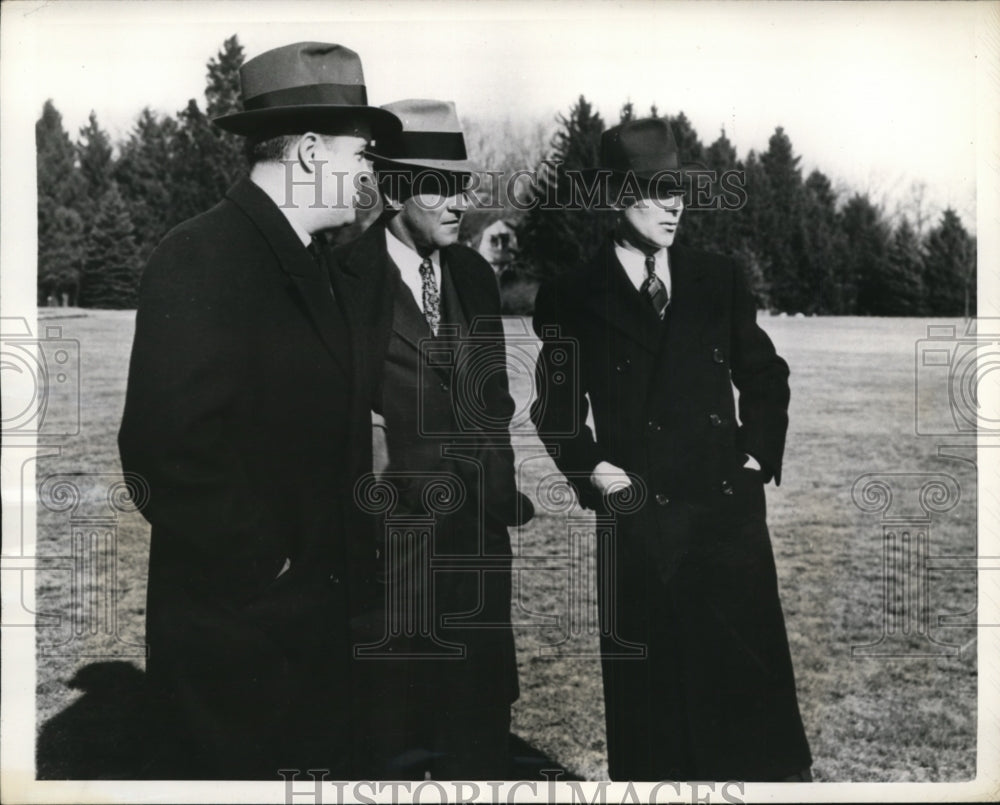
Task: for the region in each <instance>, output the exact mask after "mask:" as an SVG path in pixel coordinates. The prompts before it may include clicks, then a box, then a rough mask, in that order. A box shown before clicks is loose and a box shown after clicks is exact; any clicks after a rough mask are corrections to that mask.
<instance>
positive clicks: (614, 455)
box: [532, 242, 811, 780]
mask: <svg viewBox="0 0 1000 805" xmlns="http://www.w3.org/2000/svg"><path fill="white" fill-rule="evenodd" d="M669 263H670V272H671V279H672V292H671V303H670V307H669V309H668V314H667V317H666V319H665V320H664V321H663V322H661V321H660V320H659V319H658V318H657V317H656V315H655V314H654V313H653V311H652V308H651V306H650V305H649V304H648V302H647V300H646V299H645V298H643V297H642V296H641V295H640V294H639V293H638V292H637V290H636V289H635V287H634V286H633V285H632V284H631V282H630V281H629V279H628V277H627V275H626V274H625V271H624V269H623V268H622V266H621V264H620V263H619V261H618V260H617V258H616V257H615V253H614V249H613V246H612V244H611V243H610V242H609V243H607V244H606V245H605V247H604V248H603V249H601V250H600V252H599V253H598V254H597V255H596V256H595V257H594V259H593V260H592V262H591V263H590V264H589V265H587V266H584V267H581V268H580V269H579V270H576V271H570V272H569V273H568V274H567V275H565V276H564V277H563V278H561V279H558V280H556V281H553V282H551V283H549V284H547V285H545V286H543V287H542V289H541V290H540V292H539V294H538V299H537V302H536V309H535V319H534V325H535V329H536V331H537V333H538V334H539V335H540V336H542V338H543V340H544V341H545V344H544V346H543V351H542V355H541V358H540V360H539V362H538V369H537V381H538V387H539V397H538V398H537V400H536V401H535V403H534V404H533V409H532V415H533V420H534V421H535V424H536V427H537V428H538V431H539V435H540V436H541V438H542V440H543V442H544V443H545V445H546V447H547V448H548V449H549V452H550V454H551V455H553V457H554V458H555V461H556V464H557V466H558V467H559V469H560V470H561V471H562V472H563V473H565V474H566V475H567V477H568V479H569V480H570V482H571V483H572V484H573V485H574V486H575V487H576V489H577V492H578V495H579V498H580V501H581V503H582V504H583V505H584V506H586V507H588V508H593V509H596V510H597V511H598V513H599V515H600V516H601V517H602V518H605V520H604V522H610V523H611V524H612V526H613V531H614V542H613V549H612V550H610V551H608V552H606V553H602V554H601V555H600V578H602V579H605V578H607V579H610V580H611V581H610V583H609V582H605V583H603V584H601V585H600V586H599V603H600V607H601V612H602V617H603V618H604V621H605V623H610V624H613V627H612V628H610V629H608V630H607V632H608V633H607V634H605V635H604V637H603V638H602V649H603V651H604V653H605V657H604V659H603V671H604V684H605V701H606V710H607V727H608V752H609V761H610V773H611V776H612V778H614V779H740V780H764V779H780V778H782V777H784V776H786V775H791V774H793V773H795V772H798V771H799V770H801V769H804V768H806V767H808V766H809V765H810V762H811V761H810V755H809V749H808V746H807V743H806V739H805V736H804V732H803V727H802V722H801V719H800V716H799V711H798V704H797V700H796V693H795V682H794V678H793V674H792V665H791V660H790V656H789V650H788V644H787V639H786V634H785V626H784V620H783V616H782V611H781V605H780V602H779V599H778V586H777V579H776V573H775V565H774V558H773V555H772V550H771V544H770V538H769V534H768V530H767V525H766V522H765V498H764V490H763V484H764V482H766V481H767V480H768V479H769V478H773V479H774V480H775V481H776V482H779V481H780V478H781V460H782V454H783V450H784V442H785V431H786V428H787V424H788V417H787V408H788V399H789V387H788V366H787V364H786V363H785V362H784V361H783V360H782V359H781V358H780V357H779V356H778V355H777V354H776V352H775V350H774V347H773V345H772V343H771V341H770V339H769V338H768V337H767V335H766V334H765V333H764V331H763V330H761V329H760V327H759V326H758V325H757V323H756V309H755V305H754V303H753V300H752V298H751V296H750V294H749V292H748V289H747V287H746V284H745V281H744V279H743V277H742V274H741V272H740V270H739V269H738V268H737V266H736V265H735V264H734V263H733V262H732V261H730V260H728V259H725V258H722V257H718V256H714V255H710V254H706V253H703V252H699V251H694V250H688V249H684V248H681V247H679V246H675V247H671V248H670V250H669ZM567 343H569V344H570V345H571V346H570V353H571V354H570V359H569V360H568V361H566V360H564V359H563V357H562V356H563V353H564V352H565V349H566V344H567ZM734 386H735V388H736V389H737V390H738V392H739V405H738V411H739V419H737V416H736V412H737V409H736V406H735V404H734V392H733V388H734ZM590 410H592V413H593V423H594V427H595V431H591V429H590V428H589V427H588V426H587V424H586V419H587V415H588V411H590ZM748 453H749V454H751V455H753V456H754V457H755V458H757V459H758V461H759V462H760V463H761V465H762V466H763V472H757V471H754V470H751V469H744V468H743V465H744V462H745V459H746V454H748ZM601 461H607V462H610V463H611V464H613V465H616V466H618V467H621V468H623V469H624V470H626V471H627V472H629V473H630V474H632V475H633V476H634V477H635V479H636V480H635V489H634V492H635V493H636V494H638V497H637V498H636V499H634V500H632V501H629V500H627V498H622V497H621V496H620V495H616V496H615V497H614V499H613V500H611V501H605V500H602V499H601V498H600V496H599V495H598V494H597V493H596V492H595V489H594V487H593V486H592V485H591V483H590V480H589V477H590V474H591V471H592V470H593V469H594V468H595V466H596V465H597V464H598V463H599V462H601ZM607 518H610V519H607ZM636 646H644V647H645V649H644V650H643V652H642V654H643V656H642V658H640V659H636V658H635V657H634V649H635V647H636ZM623 647H624V648H623ZM612 654H618V655H628V656H619V657H612V656H611V655H612Z"/></svg>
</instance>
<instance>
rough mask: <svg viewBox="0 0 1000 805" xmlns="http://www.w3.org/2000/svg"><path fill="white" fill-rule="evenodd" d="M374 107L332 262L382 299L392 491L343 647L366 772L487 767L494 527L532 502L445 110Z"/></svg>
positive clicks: (498, 751)
mask: <svg viewBox="0 0 1000 805" xmlns="http://www.w3.org/2000/svg"><path fill="white" fill-rule="evenodd" d="M383 108H385V109H387V110H388V111H391V112H392V113H393V114H395V115H397V116H398V117H399V118H400V119H401V120H402V122H403V130H402V132H401V134H400V135H399V136H398V137H396V138H390V139H387V140H384V141H380V142H379V144H378V149H377V153H376V154H374V155H373V162H374V165H375V169H376V172H377V173H378V175H379V186H380V188H381V189H382V192H383V197H384V200H385V203H386V206H387V211H386V213H385V214H383V216H382V217H381V218H379V220H378V221H376V222H375V223H374V224H373V225H372V226H371V227H370V228H369V229H368V230H367V231H366V232H365V233H364V234H363V235H362V236H361V237H360V238H359V239H358V240H356V241H354V242H352V243H349V244H346V245H345V246H342V247H340V248H338V249H337V250H336V251H335V253H334V258H333V260H334V263H335V268H334V271H335V272H337V273H341V274H342V275H343V276H344V278H345V279H344V281H347V282H356V283H359V284H362V285H364V286H366V287H368V288H369V289H375V290H369V291H368V292H367V295H368V296H370V297H376V298H381V299H382V300H383V304H382V305H381V306H380V307H378V308H372V309H371V310H370V313H371V315H372V319H371V323H370V327H369V334H370V338H371V341H372V344H371V349H372V353H373V356H374V357H373V359H374V360H375V361H376V362H378V363H379V365H380V366H381V383H380V385H379V388H378V392H377V393H376V395H375V396H374V397H373V399H372V410H373V412H374V413H375V415H376V416H377V418H378V420H379V423H380V425H381V426H383V427H384V431H383V430H382V429H381V428H380V429H378V430H376V434H381V433H384V439H383V440H382V442H381V443H382V444H383V447H384V450H385V453H386V462H385V466H384V467H382V468H381V469H382V472H381V474H380V479H381V481H380V482H381V483H384V484H386V488H387V489H389V490H391V492H390V494H389V495H388V497H387V498H386V499H387V500H391V501H392V503H391V505H389V506H388V507H387V508H386V509H385V510H384V511H382V514H383V517H382V518H381V520H380V524H379V533H378V535H377V537H376V538H377V539H378V540H379V542H380V545H381V548H380V555H381V556H382V557H383V560H384V562H385V564H384V570H383V577H384V585H385V587H384V590H385V595H384V599H383V600H384V601H385V606H384V607H383V608H382V609H381V610H380V614H379V617H378V618H376V619H375V621H376V627H377V628H376V630H375V632H376V633H374V634H373V636H372V641H371V644H370V645H369V646H367V647H362V649H361V650H360V652H359V656H360V657H361V658H362V659H361V660H360V661H359V664H360V665H362V666H364V665H366V664H367V666H368V668H367V670H366V671H365V673H364V678H365V680H366V681H367V682H368V684H369V695H368V697H367V700H366V701H367V704H366V707H365V710H366V712H367V714H368V716H369V719H370V721H369V727H368V729H366V730H365V734H366V736H367V737H368V739H369V740H370V742H371V743H370V749H369V750H367V751H368V753H369V754H370V756H371V758H372V764H371V766H370V768H369V770H368V771H367V772H366V775H368V776H371V777H374V778H376V779H386V778H388V779H418V780H422V779H424V775H425V774H427V773H430V774H431V775H432V776H433V777H434V778H436V779H498V778H499V779H503V778H506V777H507V775H508V770H509V750H508V734H509V726H510V705H511V702H513V701H514V700H515V699H516V698H517V695H518V682H517V665H516V657H515V653H514V638H513V632H512V630H511V624H510V599H511V546H510V538H509V535H508V531H507V527H508V526H510V525H514V524H520V523H522V522H524V521H526V520H527V519H528V518H530V516H531V514H532V508H531V503H530V501H529V500H528V499H527V498H524V497H523V496H521V495H520V494H519V493H518V492H517V489H516V485H515V473H514V457H513V451H512V449H511V443H510V434H509V430H508V429H509V424H510V420H511V416H512V414H513V412H514V403H513V400H512V399H511V396H510V394H509V391H508V380H507V372H506V353H505V343H504V331H503V323H502V320H501V318H500V299H499V294H498V290H497V284H496V281H495V279H494V275H493V271H492V269H491V268H490V266H489V264H488V263H486V261H485V260H484V259H483V258H482V257H480V256H479V255H478V254H477V253H476V252H475V251H473V250H472V249H470V248H468V247H466V246H463V245H461V244H459V243H458V242H457V241H458V233H459V224H460V221H461V217H462V213H463V211H464V209H465V202H464V192H465V191H464V186H465V182H466V181H467V179H468V177H469V174H470V173H471V171H472V170H473V166H472V164H471V163H470V162H469V160H468V159H467V155H466V150H465V142H464V137H463V135H462V130H461V127H460V125H459V121H458V117H457V114H456V112H455V107H454V104H452V103H450V102H445V101H433V100H410V101H400V102H398V103H394V104H390V105H388V106H386V107H383ZM378 463H379V462H378V461H376V464H378ZM364 497H365V495H364V494H363V493H360V492H359V498H364Z"/></svg>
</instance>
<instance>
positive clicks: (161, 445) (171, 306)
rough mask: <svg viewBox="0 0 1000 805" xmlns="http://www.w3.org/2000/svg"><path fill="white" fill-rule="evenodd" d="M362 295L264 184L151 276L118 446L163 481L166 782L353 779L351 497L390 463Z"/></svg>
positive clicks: (198, 228) (154, 612)
mask: <svg viewBox="0 0 1000 805" xmlns="http://www.w3.org/2000/svg"><path fill="white" fill-rule="evenodd" d="M355 290H357V289H355V288H354V287H353V286H350V284H349V287H347V288H343V289H337V291H336V294H337V299H336V300H335V298H334V294H333V293H331V286H330V278H329V276H328V275H327V274H326V272H325V270H323V269H321V268H320V266H319V265H318V264H317V263H316V262H315V261H314V260H313V259H312V258H311V256H310V253H309V252H308V251H307V250H306V248H305V247H303V245H302V242H301V241H300V240H299V238H298V236H297V235H296V233H295V231H294V230H293V229H292V227H291V226H290V224H289V223H288V221H287V220H286V219H285V218H284V216H283V215H282V213H281V212H280V210H279V209H278V208H277V207H276V206H275V204H274V203H273V202H272V201H271V200H270V199H269V198H268V197H267V195H266V194H265V193H264V192H263V191H262V190H260V189H259V188H258V187H257V186H256V185H254V184H253V183H251V182H250V181H249V179H243V180H242V181H240V182H239V183H237V184H236V185H235V186H234V187H233V188H232V189H231V190H230V191H229V193H228V194H227V195H226V198H225V199H224V200H223V201H221V202H220V203H219V204H218V205H216V206H215V207H213V208H212V209H211V210H209V211H208V212H206V213H204V214H202V215H200V216H198V217H196V218H193V219H191V220H189V221H187V222H185V223H183V224H181V225H180V226H178V227H177V228H176V229H174V230H173V231H171V232H170V233H169V234H168V235H167V236H166V237H165V238H164V240H163V242H162V243H161V244H160V245H159V246H158V247H157V249H156V250H155V252H154V253H153V255H152V257H151V259H150V261H149V264H148V266H147V268H146V270H145V273H144V275H143V277H142V284H141V291H140V300H139V309H138V315H137V318H136V330H135V341H134V345H133V349H132V358H131V365H130V369H129V381H128V390H127V397H126V403H125V412H124V418H123V421H122V425H121V431H120V434H119V445H120V451H121V458H122V465H123V468H124V469H125V471H126V472H129V473H135V474H137V475H139V476H141V477H142V478H143V479H144V481H145V483H146V484H147V485H148V490H149V494H148V502H146V504H145V506H144V507H143V509H142V511H143V514H144V515H145V517H146V518H147V519H148V520H149V522H150V524H151V525H152V534H151V545H150V558H149V588H148V606H147V610H146V629H147V641H148V646H149V656H148V664H147V680H148V687H149V690H150V694H151V700H152V703H153V711H152V715H151V717H150V718H151V721H150V724H151V728H152V729H151V731H152V732H153V733H154V734H155V736H156V737H157V739H158V749H157V751H156V752H155V753H154V756H153V757H152V759H151V762H150V765H149V768H148V770H147V771H148V774H150V775H153V776H169V777H218V778H230V779H239V778H263V779H274V780H277V779H281V777H280V775H279V773H278V769H280V768H308V767H309V766H308V765H307V764H312V765H313V766H314V767H316V768H331V769H335V770H337V772H339V773H340V774H342V775H347V774H349V768H348V762H347V758H348V751H347V750H348V748H349V747H350V745H351V742H352V725H351V724H352V722H351V712H350V709H351V708H350V702H351V701H352V680H351V666H350V658H351V644H352V639H351V634H350V633H351V622H352V617H354V616H355V615H357V614H358V613H359V612H362V611H363V610H364V608H365V607H364V605H362V604H360V603H359V600H360V599H361V598H362V597H363V596H362V594H363V591H364V587H365V584H366V583H368V582H369V581H371V580H372V579H373V578H374V574H375V567H376V566H375V551H374V547H373V546H372V544H371V539H370V534H371V530H370V529H371V525H370V522H365V520H364V517H363V513H360V512H359V511H358V509H357V507H355V506H353V505H351V490H352V485H353V483H354V481H355V479H356V478H357V477H358V476H359V475H361V474H363V473H364V472H366V471H368V469H369V468H370V463H371V440H370V436H369V430H368V429H369V423H370V410H369V398H370V393H369V392H368V391H366V389H368V386H369V383H370V382H371V377H372V376H371V375H370V374H369V373H368V367H369V365H368V364H367V363H366V354H367V350H366V348H365V344H366V342H365V340H364V339H363V338H359V337H358V335H357V329H356V322H355V321H354V319H353V316H354V315H355V312H356V311H358V310H360V309H362V308H363V307H364V305H365V304H366V303H361V302H359V301H358V300H357V298H356V297H354V296H352V293H353V292H354V291H355ZM359 535H363V539H362V538H359ZM337 772H333V774H334V776H337Z"/></svg>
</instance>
